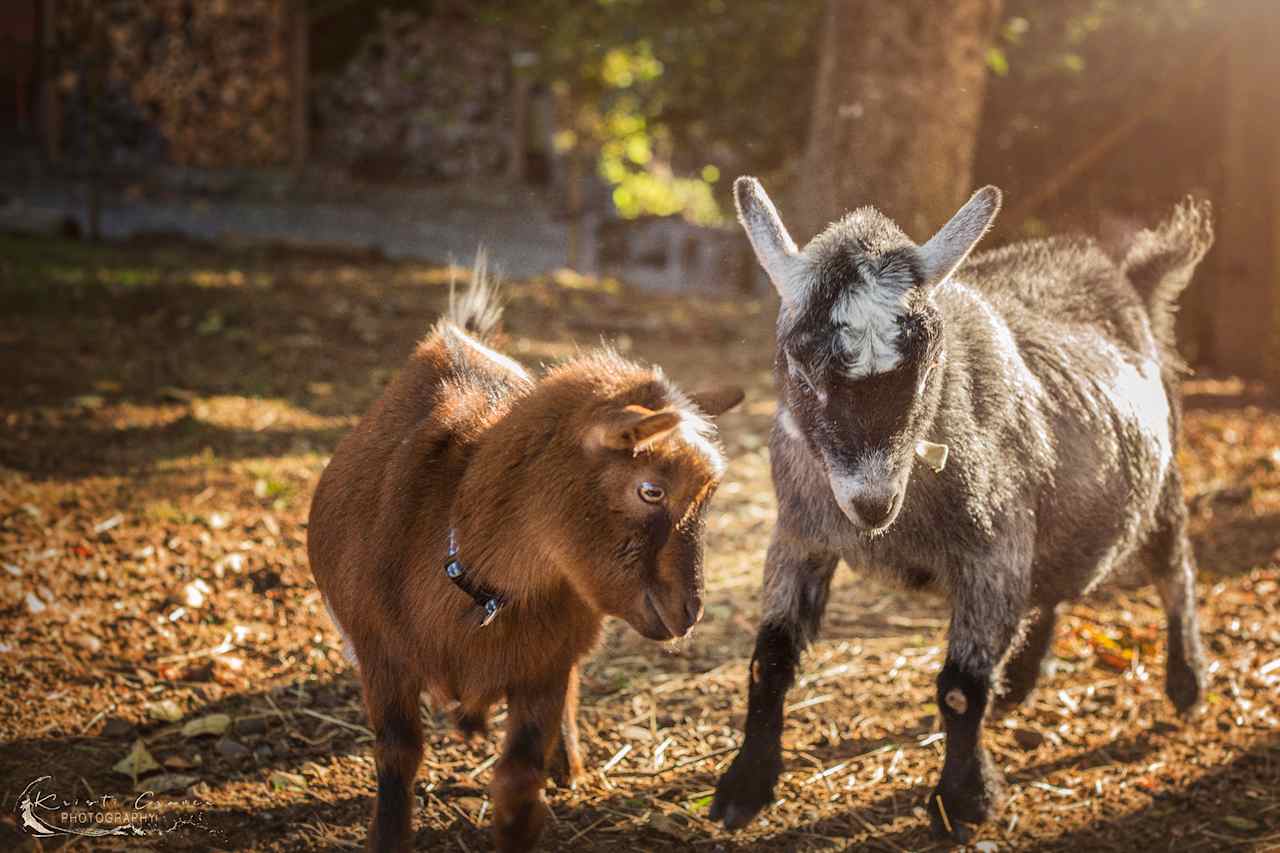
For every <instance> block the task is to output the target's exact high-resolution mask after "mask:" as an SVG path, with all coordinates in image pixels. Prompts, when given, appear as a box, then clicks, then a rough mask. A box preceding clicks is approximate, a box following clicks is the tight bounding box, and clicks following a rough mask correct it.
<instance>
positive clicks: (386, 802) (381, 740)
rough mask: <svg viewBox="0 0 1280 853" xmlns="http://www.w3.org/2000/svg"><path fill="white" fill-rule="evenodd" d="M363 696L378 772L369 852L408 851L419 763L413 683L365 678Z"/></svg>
mask: <svg viewBox="0 0 1280 853" xmlns="http://www.w3.org/2000/svg"><path fill="white" fill-rule="evenodd" d="M364 690H365V705H366V707H368V709H369V720H370V722H371V723H372V724H373V734H374V745H373V755H374V761H375V763H376V764H377V769H378V800H377V804H376V805H375V806H374V813H373V823H372V824H371V825H370V827H369V849H370V850H377V851H403V850H411V849H413V780H414V778H415V777H416V776H417V775H418V765H419V764H421V763H422V720H421V718H420V717H419V716H418V695H419V689H418V683H417V682H416V681H414V680H412V679H405V678H404V677H403V675H402V674H398V673H397V674H394V675H393V674H392V673H389V672H386V671H385V670H384V671H382V672H378V673H376V674H373V675H369V674H366V675H365V679H364Z"/></svg>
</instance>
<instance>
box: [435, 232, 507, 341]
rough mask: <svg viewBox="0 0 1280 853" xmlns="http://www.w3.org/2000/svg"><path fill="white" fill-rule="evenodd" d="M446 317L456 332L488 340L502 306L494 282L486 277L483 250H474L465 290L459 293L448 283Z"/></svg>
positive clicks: (500, 316) (499, 318)
mask: <svg viewBox="0 0 1280 853" xmlns="http://www.w3.org/2000/svg"><path fill="white" fill-rule="evenodd" d="M448 316H449V320H450V322H452V323H454V324H455V325H457V326H458V328H460V329H462V330H463V331H466V332H470V333H471V334H473V335H475V336H476V337H478V338H485V337H488V336H489V335H490V334H492V333H493V331H494V330H495V329H496V328H497V327H498V321H499V320H501V319H502V303H501V302H499V301H498V282H497V280H496V277H494V276H491V275H490V274H489V254H488V252H486V251H485V249H484V247H483V246H481V247H480V248H479V249H476V259H475V263H474V264H473V265H472V267H471V283H470V284H469V285H467V289H466V290H465V291H463V292H461V293H459V292H458V289H457V287H456V281H455V280H452V279H451V280H450V281H449V315H448Z"/></svg>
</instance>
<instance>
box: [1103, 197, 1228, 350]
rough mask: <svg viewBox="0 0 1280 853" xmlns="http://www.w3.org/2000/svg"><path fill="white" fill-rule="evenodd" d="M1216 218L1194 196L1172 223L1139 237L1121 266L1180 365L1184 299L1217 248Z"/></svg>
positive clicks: (1158, 336) (1158, 335)
mask: <svg viewBox="0 0 1280 853" xmlns="http://www.w3.org/2000/svg"><path fill="white" fill-rule="evenodd" d="M1212 214H1213V212H1212V209H1211V206H1210V204H1209V202H1207V201H1197V200H1196V199H1193V198H1191V197H1189V196H1188V197H1187V199H1186V200H1185V201H1183V202H1182V204H1180V205H1178V206H1177V207H1176V208H1175V209H1174V211H1173V215H1172V216H1170V217H1169V218H1168V219H1167V220H1165V221H1164V222H1163V223H1161V224H1160V225H1158V226H1157V227H1155V228H1148V229H1146V230H1144V231H1141V232H1139V233H1138V235H1137V236H1136V237H1134V239H1133V242H1132V243H1131V244H1130V246H1129V252H1128V254H1127V255H1125V258H1124V261H1123V262H1122V263H1121V265H1120V266H1121V269H1123V270H1124V273H1125V275H1127V276H1128V277H1129V281H1131V282H1133V286H1134V287H1135V288H1136V289H1137V291H1138V295H1139V296H1141V297H1142V301H1143V302H1144V303H1145V304H1146V306H1147V314H1148V315H1149V316H1150V317H1151V330H1152V332H1154V334H1155V337H1156V342H1157V343H1158V344H1159V345H1160V347H1161V349H1162V350H1164V352H1165V354H1166V356H1168V357H1169V358H1170V359H1173V360H1174V361H1172V363H1173V364H1179V362H1177V361H1176V358H1177V354H1176V353H1177V348H1176V343H1175V340H1174V318H1175V315H1176V314H1177V311H1178V297H1179V296H1181V295H1182V291H1183V290H1185V289H1186V287H1187V285H1188V284H1190V283H1191V275H1192V273H1194V272H1195V270H1196V265H1197V264H1199V263H1200V261H1201V259H1202V258H1204V255H1205V253H1206V252H1208V251H1209V247H1210V246H1212V245H1213V215H1212Z"/></svg>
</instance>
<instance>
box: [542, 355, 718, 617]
mask: <svg viewBox="0 0 1280 853" xmlns="http://www.w3.org/2000/svg"><path fill="white" fill-rule="evenodd" d="M609 362H611V364H609V365H608V366H607V367H608V370H609V372H610V373H611V374H612V375H609V376H607V377H606V376H605V375H603V373H596V375H595V376H594V377H590V378H589V379H588V381H587V382H586V383H585V386H586V387H584V385H583V384H578V382H576V381H575V382H574V383H573V384H575V385H577V386H578V387H577V389H576V393H575V394H573V396H574V397H576V398H577V403H578V405H575V406H574V408H575V409H576V411H575V412H574V414H573V415H572V416H571V420H572V421H573V422H574V425H575V429H573V430H572V431H571V433H570V435H571V436H572V438H571V442H572V446H571V447H565V446H561V447H560V448H558V451H559V452H558V453H555V454H553V455H555V456H560V460H559V462H560V463H561V464H564V463H568V464H569V465H571V466H573V469H574V470H573V471H572V475H571V477H569V478H567V480H568V482H567V483H566V485H565V488H564V491H563V492H562V493H561V494H559V495H556V496H554V497H552V498H550V499H549V500H548V504H549V505H553V504H554V505H558V506H559V508H560V509H561V511H560V512H557V513H556V514H557V515H558V516H559V518H558V523H557V524H556V525H555V526H556V527H557V528H558V536H557V538H558V539H559V540H560V542H559V545H560V548H561V549H562V551H563V552H564V555H565V557H567V558H568V559H566V560H564V561H563V563H562V565H564V566H565V571H566V572H567V574H568V577H567V580H568V582H569V583H570V585H571V586H572V587H573V588H574V590H575V591H576V592H577V593H578V595H580V596H582V597H583V598H585V599H586V600H587V601H588V602H590V603H591V604H592V605H593V606H594V607H595V608H596V609H598V610H599V611H602V612H604V613H608V614H611V615H613V616H617V617H620V618H622V619H625V620H626V621H627V622H629V623H630V624H631V626H632V627H634V628H635V629H636V630H637V631H639V632H640V633H641V634H642V635H644V636H645V637H648V638H649V639H653V640H669V639H673V638H676V637H682V636H684V635H685V634H687V633H688V632H689V630H690V629H691V628H692V627H693V625H694V623H696V622H697V621H698V620H699V619H700V618H701V617H702V586H703V578H702V534H703V516H704V514H705V512H706V508H707V503H708V501H709V499H710V497H711V495H712V493H713V492H714V491H715V489H716V486H718V485H719V482H720V477H721V475H722V473H723V471H724V464H725V463H724V458H723V456H722V455H721V452H720V449H719V447H718V446H717V444H716V440H715V439H716V430H715V427H714V426H713V425H712V424H711V422H710V421H709V420H708V418H709V417H712V416H715V415H719V414H721V413H723V412H725V411H727V410H729V409H730V408H732V407H733V406H735V405H737V404H738V402H739V401H741V399H742V391H741V389H738V388H732V387H729V388H721V389H717V390H715V391H710V392H705V393H702V394H694V395H690V396H685V395H684V394H681V393H680V392H679V391H678V390H676V389H675V388H674V387H673V386H672V385H671V384H670V383H669V382H667V381H666V380H665V379H663V378H662V376H661V374H660V373H657V372H655V371H648V370H641V369H638V368H636V367H635V366H634V365H630V364H627V363H626V362H623V361H622V360H621V359H609ZM591 366H592V367H594V366H596V365H591ZM577 367H578V369H579V371H581V370H582V367H583V366H582V365H581V364H579V365H578V366H577ZM620 368H625V369H623V370H620ZM575 372H577V371H574V370H572V369H569V370H566V371H564V373H562V374H561V376H562V377H564V378H570V377H571V376H572V375H573V373H575ZM585 372H586V373H587V374H590V373H594V372H595V371H592V370H590V369H588V370H587V371H585ZM566 374H568V375H566ZM619 374H621V375H619ZM574 378H575V379H580V378H583V375H582V373H578V376H577V377H574ZM591 379H595V380H596V381H590V380H591ZM551 384H553V385H554V384H557V383H556V382H555V381H554V379H553V380H552V382H551ZM588 389H589V390H588ZM584 392H585V393H584ZM562 453H563V454H565V455H567V456H569V458H568V459H565V458H564V456H561V454H562ZM548 508H550V506H549V507H548Z"/></svg>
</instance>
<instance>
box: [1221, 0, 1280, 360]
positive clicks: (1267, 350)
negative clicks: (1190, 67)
mask: <svg viewBox="0 0 1280 853" xmlns="http://www.w3.org/2000/svg"><path fill="white" fill-rule="evenodd" d="M1233 5H1234V7H1235V8H1233V12H1234V13H1235V14H1233V15H1231V16H1230V22H1231V23H1230V26H1231V28H1232V32H1231V33H1230V35H1229V39H1230V46H1229V48H1228V50H1227V75H1226V80H1227V91H1226V98H1225V116H1224V118H1225V121H1224V123H1223V149H1224V150H1223V156H1222V167H1223V168H1222V198H1221V203H1220V204H1219V205H1218V206H1217V207H1216V210H1215V213H1216V214H1217V220H1218V221H1217V232H1218V233H1217V241H1216V243H1217V250H1216V251H1215V252H1214V255H1215V257H1216V260H1217V262H1216V263H1215V264H1214V269H1213V273H1214V277H1213V281H1212V287H1211V290H1210V292H1211V294H1212V297H1211V299H1210V300H1209V305H1207V306H1206V307H1207V308H1208V309H1209V331H1210V342H1209V343H1210V352H1211V360H1212V362H1213V363H1214V364H1215V366H1217V367H1219V368H1222V369H1224V370H1227V371H1229V372H1231V373H1238V374H1241V375H1245V376H1255V377H1269V378H1278V377H1280V358H1278V357H1277V356H1278V353H1277V343H1278V341H1277V338H1278V337H1280V335H1277V327H1278V326H1280V199H1278V198H1277V196H1278V195H1280V125H1277V123H1276V121H1275V120H1274V119H1275V116H1277V115H1280V87H1277V85H1276V81H1277V80H1280V51H1277V50H1276V44H1277V42H1278V41H1280V9H1276V7H1275V5H1274V3H1273V2H1271V0H1239V2H1237V3H1235V4H1233Z"/></svg>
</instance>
